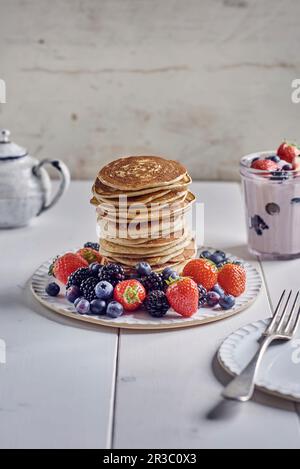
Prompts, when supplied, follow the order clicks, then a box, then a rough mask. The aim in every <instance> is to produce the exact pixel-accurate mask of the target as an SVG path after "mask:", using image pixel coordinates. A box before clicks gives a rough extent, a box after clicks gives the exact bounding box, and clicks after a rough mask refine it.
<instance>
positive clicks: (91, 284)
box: [80, 277, 99, 302]
mask: <svg viewBox="0 0 300 469" xmlns="http://www.w3.org/2000/svg"><path fill="white" fill-rule="evenodd" d="M98 283H99V280H98V279H97V278H94V277H90V278H87V279H86V280H84V281H83V282H82V284H81V285H80V290H81V292H82V296H83V298H84V299H86V300H87V301H89V302H91V301H93V300H95V299H96V298H97V297H96V293H95V286H96V285H97V284H98Z"/></svg>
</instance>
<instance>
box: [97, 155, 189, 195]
mask: <svg viewBox="0 0 300 469" xmlns="http://www.w3.org/2000/svg"><path fill="white" fill-rule="evenodd" d="M186 173H187V171H186V168H185V167H184V166H182V164H180V163H179V162H178V161H173V160H166V159H165V158H161V157H159V156H128V157H124V158H119V159H118V160H114V161H112V162H111V163H109V164H108V165H106V166H104V168H102V169H101V170H100V172H99V174H98V178H99V180H100V181H101V182H102V183H103V184H105V185H106V186H108V187H112V188H113V189H118V190H125V191H128V190H129V191H130V190H139V189H147V188H153V187H163V186H167V185H170V184H172V183H176V182H177V181H179V180H180V179H182V177H183V176H185V175H186Z"/></svg>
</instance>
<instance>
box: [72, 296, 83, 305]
mask: <svg viewBox="0 0 300 469" xmlns="http://www.w3.org/2000/svg"><path fill="white" fill-rule="evenodd" d="M82 299H83V297H82V296H80V297H79V298H77V299H76V300H75V301H74V306H75V308H76V306H77V305H78V303H79V301H80V300H82Z"/></svg>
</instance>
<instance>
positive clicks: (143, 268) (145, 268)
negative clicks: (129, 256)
mask: <svg viewBox="0 0 300 469" xmlns="http://www.w3.org/2000/svg"><path fill="white" fill-rule="evenodd" d="M135 269H136V271H137V273H138V275H139V276H140V277H147V275H150V274H151V271H152V270H151V266H150V265H149V264H148V262H139V263H138V264H137V265H136V266H135Z"/></svg>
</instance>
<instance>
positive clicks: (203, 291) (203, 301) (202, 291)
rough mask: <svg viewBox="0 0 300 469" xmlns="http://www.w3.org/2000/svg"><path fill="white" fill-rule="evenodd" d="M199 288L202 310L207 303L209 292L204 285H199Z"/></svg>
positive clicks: (199, 303)
mask: <svg viewBox="0 0 300 469" xmlns="http://www.w3.org/2000/svg"><path fill="white" fill-rule="evenodd" d="M197 287H198V292H199V301H198V307H199V308H201V306H204V305H206V302H207V296H206V295H207V290H206V288H204V287H203V286H202V285H200V284H199V285H197Z"/></svg>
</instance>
